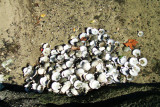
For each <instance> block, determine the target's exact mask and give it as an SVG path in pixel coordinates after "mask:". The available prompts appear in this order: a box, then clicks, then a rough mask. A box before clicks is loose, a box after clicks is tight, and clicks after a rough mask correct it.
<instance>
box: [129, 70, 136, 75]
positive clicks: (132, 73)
mask: <svg viewBox="0 0 160 107" xmlns="http://www.w3.org/2000/svg"><path fill="white" fill-rule="evenodd" d="M129 73H130V74H131V75H132V76H138V72H136V71H133V70H129Z"/></svg>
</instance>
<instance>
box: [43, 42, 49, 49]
mask: <svg viewBox="0 0 160 107" xmlns="http://www.w3.org/2000/svg"><path fill="white" fill-rule="evenodd" d="M42 47H43V49H45V48H49V47H50V45H49V44H48V43H44V44H43V45H42Z"/></svg>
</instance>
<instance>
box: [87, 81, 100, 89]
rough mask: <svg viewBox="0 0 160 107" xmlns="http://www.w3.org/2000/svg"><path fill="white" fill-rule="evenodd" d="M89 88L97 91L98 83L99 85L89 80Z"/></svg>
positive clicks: (97, 82)
mask: <svg viewBox="0 0 160 107" xmlns="http://www.w3.org/2000/svg"><path fill="white" fill-rule="evenodd" d="M89 86H90V87H91V88H92V89H98V88H100V83H99V81H96V80H91V81H90V83H89Z"/></svg>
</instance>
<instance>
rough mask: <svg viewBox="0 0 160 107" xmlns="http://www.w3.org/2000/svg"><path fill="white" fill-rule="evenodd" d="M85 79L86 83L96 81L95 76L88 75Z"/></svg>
mask: <svg viewBox="0 0 160 107" xmlns="http://www.w3.org/2000/svg"><path fill="white" fill-rule="evenodd" d="M84 79H85V80H86V81H91V80H93V79H95V77H94V75H93V74H86V75H85V77H84Z"/></svg>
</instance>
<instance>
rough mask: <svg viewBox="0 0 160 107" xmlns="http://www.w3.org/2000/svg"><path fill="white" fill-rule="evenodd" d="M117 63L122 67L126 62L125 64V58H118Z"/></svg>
mask: <svg viewBox="0 0 160 107" xmlns="http://www.w3.org/2000/svg"><path fill="white" fill-rule="evenodd" d="M117 62H118V63H119V64H120V65H124V64H125V63H126V62H127V57H126V56H123V57H122V58H120V59H119V58H118V60H117Z"/></svg>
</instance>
